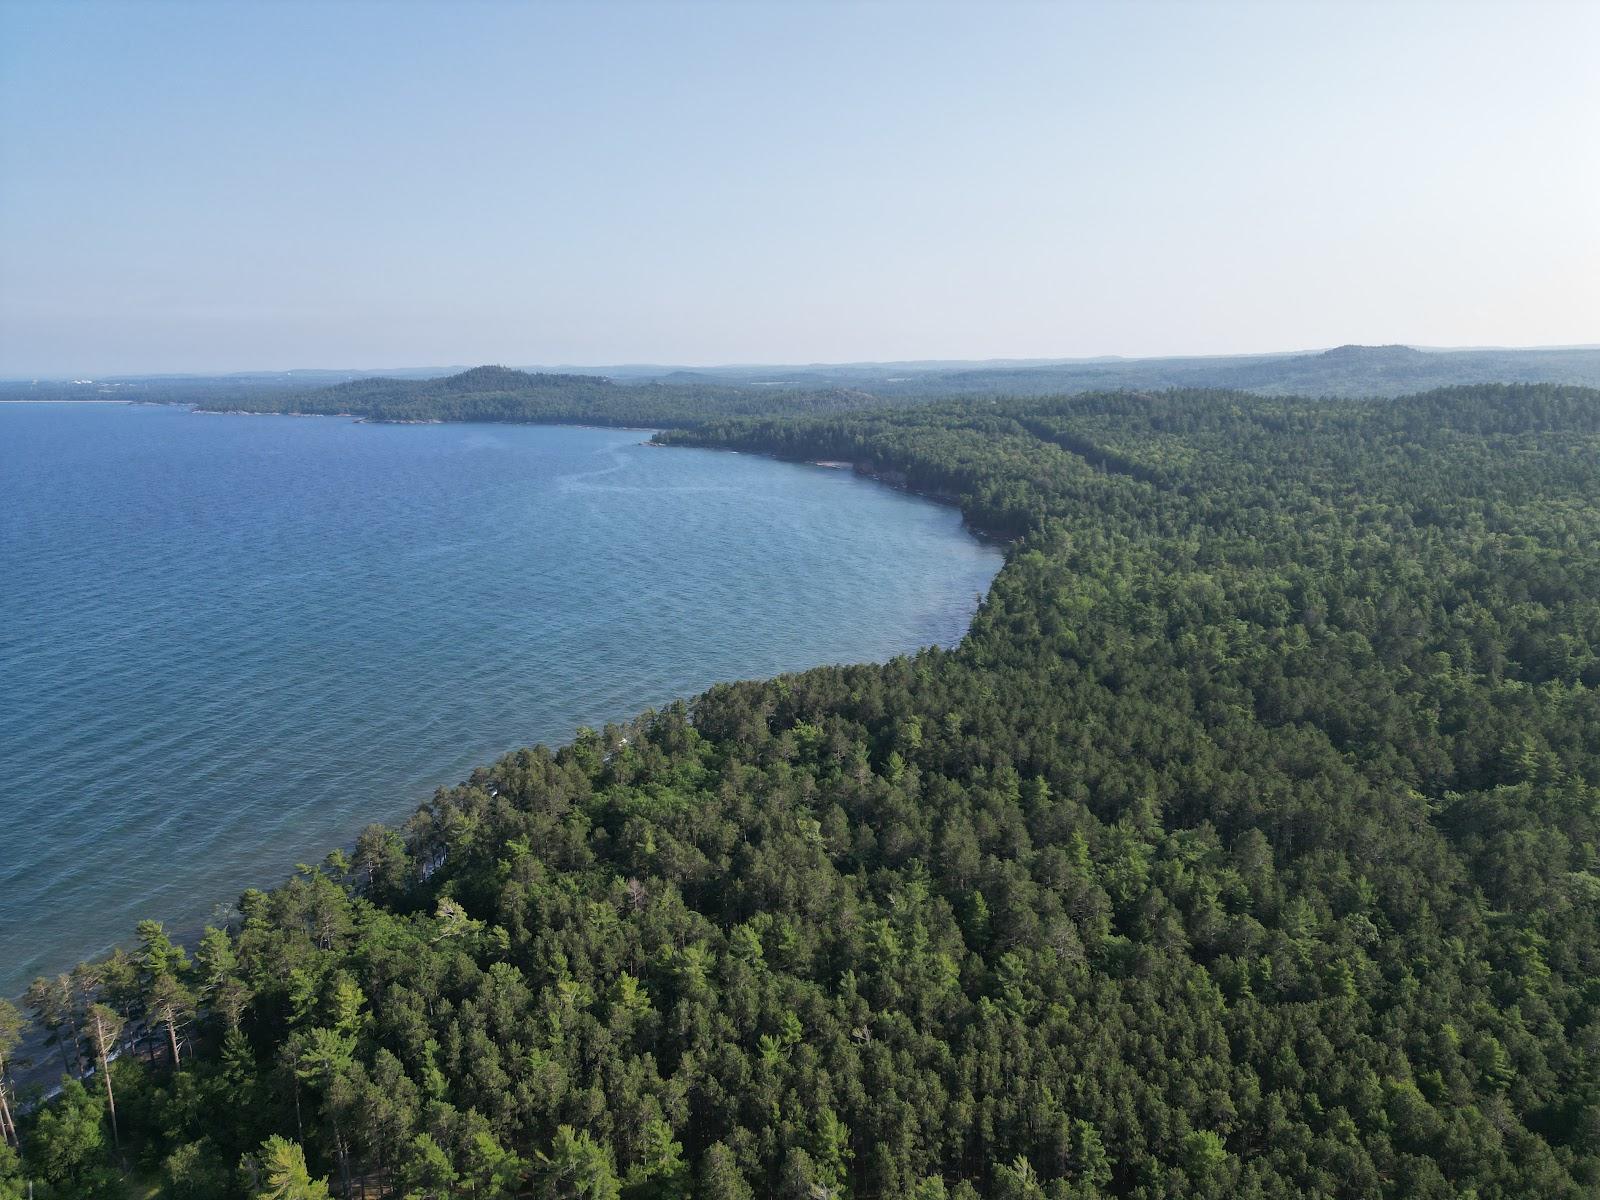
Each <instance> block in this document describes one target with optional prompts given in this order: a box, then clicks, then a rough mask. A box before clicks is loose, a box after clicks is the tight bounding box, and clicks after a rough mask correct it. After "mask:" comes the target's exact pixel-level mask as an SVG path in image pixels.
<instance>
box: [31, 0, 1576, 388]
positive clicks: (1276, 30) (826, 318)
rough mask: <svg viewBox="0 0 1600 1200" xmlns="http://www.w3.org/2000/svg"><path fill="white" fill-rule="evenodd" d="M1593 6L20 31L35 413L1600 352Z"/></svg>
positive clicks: (382, 20) (194, 18) (953, 10)
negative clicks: (210, 383)
mask: <svg viewBox="0 0 1600 1200" xmlns="http://www.w3.org/2000/svg"><path fill="white" fill-rule="evenodd" d="M1597 61H1600V4H1596V3H1542V4H1541V3H1528V2H1521V3H1508V4H1473V3H1450V4H1445V5H1424V4H1403V3H1386V4H1380V5H1371V6H1368V5H1363V4H1358V3H1337V4H1315V3H1301V4H1294V3H1273V4H1207V3H1199V2H1184V3H1168V4H1141V3H1114V4H1113V3H1106V4H1088V3H1084V4H1073V3H1056V4H995V3H988V4H971V5H948V6H941V5H928V4H912V3H883V4H852V3H843V2H839V3H813V4H804V3H786V4H777V3H771V4H762V3H745V4H716V5H678V4H670V3H635V4H603V3H602V4H578V3H559V4H513V3H509V2H508V3H471V2H466V3H462V2H453V3H448V4H435V3H424V2H410V3H406V2H400V3H389V4H381V5H373V4H364V3H353V2H344V3H341V2H338V0H334V2H331V3H330V2H322V3H315V4H297V3H293V2H291V0H277V2H262V3H218V2H214V0H208V2H207V3H202V4H188V3H141V2H139V0H117V2H116V3H110V4H95V3H73V2H63V0H52V2H49V3H37V4H36V3H29V2H27V0H0V376H3V377H9V378H27V377H40V378H48V377H63V376H65V377H92V376H94V375H96V374H99V375H105V374H114V373H138V372H165V371H186V372H218V371H231V370H278V369H289V368H294V367H330V368H334V367H337V368H352V367H355V368H377V367H401V366H427V365H448V364H470V363H478V362H500V363H507V364H516V365H531V364H546V365H554V364H589V365H599V364H618V363H638V362H653V363H675V364H715V363H739V362H762V363H798V362H845V361H863V360H877V361H884V360H901V359H927V358H939V359H981V358H997V357H1077V356H1091V355H1102V354H1119V355H1130V356H1145V355H1167V354H1224V353H1244V352H1257V351H1273V350H1293V349H1312V348H1319V347H1325V346H1332V345H1338V344H1342V343H1345V342H1366V343H1388V342H1406V343H1410V344H1414V345H1424V346H1467V345H1505V346H1517V345H1570V344H1579V343H1595V342H1600V70H1597V69H1596V68H1595V63H1596V62H1597Z"/></svg>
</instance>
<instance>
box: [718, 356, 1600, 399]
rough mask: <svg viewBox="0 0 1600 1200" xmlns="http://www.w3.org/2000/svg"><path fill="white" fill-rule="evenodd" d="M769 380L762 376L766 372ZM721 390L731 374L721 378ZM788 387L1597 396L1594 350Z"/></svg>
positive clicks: (1141, 362) (1020, 371)
mask: <svg viewBox="0 0 1600 1200" xmlns="http://www.w3.org/2000/svg"><path fill="white" fill-rule="evenodd" d="M769 371H770V369H769ZM724 377H725V378H729V379H730V381H732V380H734V379H737V378H738V375H737V374H736V373H733V372H730V373H729V374H728V375H726V376H724ZM786 378H789V379H792V380H795V381H796V382H798V381H801V380H805V381H809V382H817V383H820V382H823V381H828V382H840V383H843V382H845V381H849V382H850V384H851V385H852V386H855V387H859V388H863V389H865V390H869V391H872V392H874V393H875V394H877V395H880V396H883V397H885V398H888V397H909V396H934V395H941V396H960V395H986V396H1005V395H1010V396H1045V395H1068V394H1072V393H1076V392H1095V391H1113V390H1120V389H1127V388H1136V389H1139V390H1146V391H1153V390H1158V389H1163V388H1173V387H1185V388H1188V387H1200V388H1230V389H1234V390H1238V391H1248V392H1256V393H1259V394H1262V395H1277V396H1283V395H1305V396H1340V397H1355V396H1401V395H1405V394H1407V393H1411V392H1422V391H1429V390H1431V389H1433V388H1439V387H1449V386H1453V385H1456V384H1466V383H1566V384H1578V385H1583V386H1587V387H1596V386H1600V347H1581V348H1574V349H1558V350H1449V351H1436V350H1418V349H1415V348H1413V347H1410V346H1339V347H1336V348H1334V349H1332V350H1325V351H1322V352H1320V353H1313V354H1290V355H1249V356H1239V357H1232V358H1141V359H1116V360H1104V359H1101V360H1093V361H1089V360H1081V361H1077V362H1056V363H1040V364H1035V365H1030V366H1001V365H993V366H990V365H983V366H974V367H968V368H959V369H949V370H934V371H913V370H908V369H906V368H899V369H895V368H888V367H886V368H880V369H878V372H877V373H876V374H874V375H867V376H864V375H863V373H862V369H861V368H858V367H850V368H844V369H840V370H838V371H835V370H832V369H829V368H826V367H819V368H793V369H790V371H789V373H788V375H787V376H786Z"/></svg>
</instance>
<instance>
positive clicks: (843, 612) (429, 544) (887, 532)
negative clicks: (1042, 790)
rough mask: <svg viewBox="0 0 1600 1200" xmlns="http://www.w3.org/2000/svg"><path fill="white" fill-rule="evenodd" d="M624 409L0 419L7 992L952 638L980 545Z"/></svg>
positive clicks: (0, 974)
mask: <svg viewBox="0 0 1600 1200" xmlns="http://www.w3.org/2000/svg"><path fill="white" fill-rule="evenodd" d="M643 436H644V435H642V434H639V433H631V432H625V431H617V430H595V429H573V428H550V427H536V426H500V425H495V426H487V425H428V426H394V425H389V426H385V425H359V424H356V423H353V422H349V421H342V420H334V419H325V418H305V419H292V418H284V417H255V418H252V417H224V416H206V415H201V414H195V413H189V412H186V411H183V410H179V409H170V408H148V407H129V406H121V405H0V821H3V825H0V995H5V994H9V993H14V992H16V991H17V990H19V989H20V988H21V987H22V986H23V985H24V984H25V983H26V981H27V980H28V979H29V978H31V977H33V976H34V975H35V974H38V973H40V972H43V971H54V970H58V969H62V968H65V967H67V966H70V965H71V964H72V963H74V962H77V961H79V960H80V959H82V958H84V957H86V956H89V955H92V954H95V953H98V952H99V951H101V950H103V949H105V948H106V947H107V946H108V945H109V944H110V943H111V942H112V941H114V940H116V939H118V938H122V937H126V936H127V935H128V934H129V932H130V931H131V928H132V925H133V923H134V922H135V921H137V920H138V919H140V918H143V917H146V916H153V917H156V918H159V919H162V920H166V921H168V922H171V923H175V924H177V925H180V926H182V925H188V924H192V923H194V922H196V921H198V920H199V919H202V918H205V917H208V916H210V915H212V912H213V910H214V907H215V906H216V905H218V904H219V903H220V904H223V905H226V904H227V903H229V902H230V901H231V900H232V899H233V898H235V897H236V896H237V895H238V893H239V891H240V890H242V889H243V888H244V887H246V886H251V885H258V884H270V883H272V882H275V881H276V880H277V879H279V878H281V877H282V876H284V875H285V874H287V873H288V872H289V870H291V869H292V866H293V864H294V863H295V862H296V861H302V860H304V861H314V860H316V859H319V858H320V857H321V856H322V854H324V853H325V852H326V851H327V850H329V849H331V848H332V847H334V846H336V845H341V844H344V843H346V842H348V841H349V840H350V839H351V838H352V837H353V836H354V834H355V832H356V831H357V830H358V829H359V828H360V827H361V826H362V825H363V824H365V823H367V822H368V821H371V820H377V819H395V818H401V817H403V816H405V815H406V813H408V812H409V811H410V809H411V808H412V807H413V806H414V805H415V804H416V802H417V801H418V800H420V799H422V798H424V797H425V796H426V795H427V794H428V793H429V792H431V790H432V789H433V788H434V787H435V786H437V785H439V784H444V783H451V782H454V781H455V780H457V779H458V778H460V777H461V776H462V775H464V774H465V773H466V772H467V771H468V770H469V769H470V768H471V767H472V766H474V765H476V764H478V763H481V762H485V761H487V760H489V759H491V758H493V757H494V756H496V755H498V754H500V753H501V752H503V751H505V750H508V749H511V748H513V747H516V746H519V745H524V744H527V743H531V742H535V741H546V742H560V741H564V740H566V739H567V738H569V737H570V736H571V734H572V732H573V730H574V729H575V728H576V727H577V726H579V725H583V724H590V725H598V724H601V723H603V722H605V721H607V720H616V719H620V718H625V717H627V716H630V715H631V714H633V713H634V712H636V711H638V710H639V709H641V708H644V707H647V706H650V705H657V704H660V703H662V702H664V701H666V700H669V699H672V698H673V697H677V696H685V695H689V694H692V693H694V692H696V691H699V690H701V689H703V688H704V687H705V686H707V685H708V684H710V683H712V682H715V681H716V680H719V679H730V678H744V677H751V676H762V675H770V674H774V673H776V672H779V671H787V670H795V669H799V668H804V667H808V666H813V665H816V664H818V663H826V662H839V661H863V660H869V659H884V658H888V657H891V656H893V655H895V654H898V653H901V652H904V651H908V650H911V649H914V648H916V647H918V646H923V645H927V644H929V643H934V642H938V643H945V644H949V643H953V642H955V641H957V640H958V639H959V638H960V636H961V634H962V633H963V631H964V630H965V628H966V624H967V621H968V619H969V618H970V616H971V613H972V610H973V607H974V604H975V599H976V596H977V594H979V593H981V592H982V591H983V590H985V589H986V588H987V586H988V583H989V580H990V579H991V578H992V577H993V575H994V573H995V571H996V570H997V569H998V566H999V562H1000V556H999V554H998V552H997V551H995V550H994V549H993V548H990V547H985V546H983V545H980V544H979V543H977V542H976V541H974V540H973V539H972V538H970V537H968V536H967V535H966V534H965V533H964V532H963V531H962V529H961V527H960V523H959V518H958V517H957V515H956V513H955V512H954V511H953V510H951V509H948V508H942V507H937V506H935V505H932V504H929V503H927V502H924V501H921V500H917V499H915V498H912V497H909V496H906V495H903V494H900V493H897V492H893V491H890V490H888V489H886V488H883V487H881V486H878V485H876V484H872V483H869V482H866V481H863V480H861V479H857V478H855V477H854V476H852V475H851V474H849V473H848V472H845V471H834V470H827V469H823V468H817V467H803V466H794V465H786V464H780V463H775V462H771V461H768V460H765V459H760V458H753V457H747V456H742V455H733V454H720V453H716V452H711V451H697V450H676V449H674V450H663V449H655V448H649V447H645V446H643V445H641V444H640V443H641V441H642V439H643Z"/></svg>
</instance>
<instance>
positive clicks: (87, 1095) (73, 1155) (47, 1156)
mask: <svg viewBox="0 0 1600 1200" xmlns="http://www.w3.org/2000/svg"><path fill="white" fill-rule="evenodd" d="M105 1116H106V1109H105V1102H104V1101H103V1100H101V1099H100V1098H99V1097H98V1096H96V1095H94V1094H93V1093H92V1092H90V1091H89V1090H88V1089H87V1088H85V1087H84V1086H83V1084H81V1083H79V1082H78V1081H77V1080H75V1079H74V1080H67V1081H65V1082H63V1084H62V1086H61V1094H60V1095H59V1096H58V1097H57V1098H56V1101H55V1103H53V1104H51V1105H50V1106H49V1107H48V1108H46V1109H45V1110H44V1111H43V1112H41V1113H40V1114H39V1116H38V1119H37V1120H36V1121H35V1122H34V1125H33V1129H32V1130H31V1131H30V1132H29V1134H28V1138H27V1159H26V1162H27V1164H28V1165H29V1166H30V1167H32V1168H33V1169H34V1170H36V1171H38V1173H39V1174H40V1175H42V1176H43V1177H44V1179H45V1180H46V1181H48V1182H49V1183H51V1184H54V1185H55V1186H56V1187H58V1188H61V1189H65V1190H68V1191H82V1192H87V1190H88V1185H89V1182H90V1181H91V1180H93V1179H94V1178H95V1177H96V1175H97V1174H98V1173H99V1172H100V1171H101V1170H102V1169H103V1168H104V1167H105V1165H106V1151H107V1149H108V1144H109V1143H108V1139H107V1137H106V1129H105Z"/></svg>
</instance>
